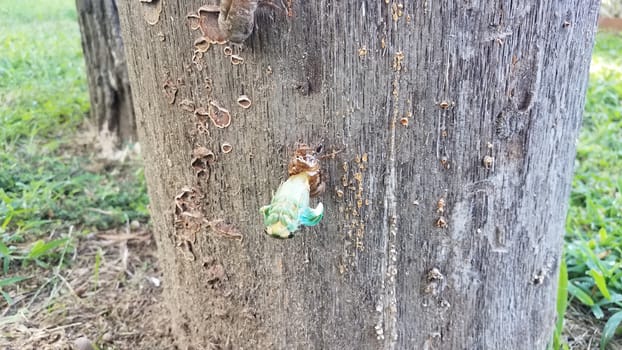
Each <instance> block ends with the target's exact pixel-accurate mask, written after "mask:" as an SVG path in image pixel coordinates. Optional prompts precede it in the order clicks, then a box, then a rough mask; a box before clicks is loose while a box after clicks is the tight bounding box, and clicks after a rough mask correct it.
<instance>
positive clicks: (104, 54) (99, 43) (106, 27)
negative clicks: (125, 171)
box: [76, 0, 136, 152]
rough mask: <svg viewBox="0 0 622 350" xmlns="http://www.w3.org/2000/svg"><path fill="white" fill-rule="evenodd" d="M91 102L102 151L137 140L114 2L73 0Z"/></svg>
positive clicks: (114, 0)
mask: <svg viewBox="0 0 622 350" xmlns="http://www.w3.org/2000/svg"><path fill="white" fill-rule="evenodd" d="M76 7H77V10H78V20H79V23H80V32H81V35H82V49H83V52H84V60H85V62H86V70H87V76H88V83H89V95H90V100H91V110H90V118H91V120H92V121H93V124H94V125H97V127H98V131H99V143H100V145H101V146H102V148H103V149H104V151H105V152H106V151H110V150H112V149H114V148H115V147H118V146H120V145H122V144H125V143H128V142H135V141H136V120H135V116H134V108H133V106H132V95H131V90H130V83H129V79H128V73H127V65H126V63H125V52H124V48H123V42H122V40H121V29H120V27H119V15H118V12H117V4H116V0H76Z"/></svg>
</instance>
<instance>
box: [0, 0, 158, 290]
mask: <svg viewBox="0 0 622 350" xmlns="http://www.w3.org/2000/svg"><path fill="white" fill-rule="evenodd" d="M88 108H89V98H88V88H87V83H86V77H85V69H84V61H83V57H82V47H81V45H80V32H79V28H78V24H77V17H76V11H75V3H74V1H73V0H62V1H61V0H28V1H27V2H24V1H16V0H0V125H2V127H0V259H2V273H0V282H1V281H5V285H6V281H15V280H14V279H2V278H1V276H2V274H8V273H11V272H14V271H15V270H18V269H19V268H20V267H21V266H24V264H29V263H31V262H33V263H36V264H38V265H40V266H49V265H48V264H49V263H51V262H58V261H59V260H61V259H62V258H61V255H62V254H64V252H65V251H67V250H68V249H72V247H73V240H74V238H75V236H76V235H77V234H83V233H86V232H89V231H93V230H103V229H109V228H113V227H116V226H119V225H122V224H125V223H127V222H128V221H131V220H139V221H143V222H146V221H147V220H148V211H147V203H148V199H147V195H146V191H145V184H144V176H143V175H142V169H141V168H140V167H137V166H136V164H112V165H110V164H107V165H106V167H105V168H104V169H103V170H104V171H88V170H86V169H90V168H96V166H94V164H95V163H96V161H95V160H94V158H95V157H94V155H93V154H91V153H89V152H90V151H88V150H86V148H85V147H83V146H80V145H77V144H76V142H75V140H76V139H77V138H80V136H81V135H80V132H81V131H80V129H79V127H80V125H82V123H83V122H84V120H85V116H86V115H87V112H88ZM100 168H101V167H100ZM5 287H6V286H5ZM3 294H4V293H3Z"/></svg>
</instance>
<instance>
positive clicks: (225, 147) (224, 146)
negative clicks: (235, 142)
mask: <svg viewBox="0 0 622 350" xmlns="http://www.w3.org/2000/svg"><path fill="white" fill-rule="evenodd" d="M220 150H221V151H222V153H224V154H227V153H230V152H231V151H233V146H231V144H230V143H229V142H223V143H222V145H220Z"/></svg>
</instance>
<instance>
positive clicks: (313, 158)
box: [260, 144, 325, 238]
mask: <svg viewBox="0 0 622 350" xmlns="http://www.w3.org/2000/svg"><path fill="white" fill-rule="evenodd" d="M317 153H319V152H318V150H317V149H312V148H310V147H309V146H307V145H305V144H297V145H296V151H295V152H294V155H293V157H292V159H291V160H290V162H289V165H288V173H289V178H288V179H287V181H285V182H284V183H282V184H281V186H279V188H278V189H277V191H276V193H275V194H274V196H273V197H272V201H271V202H270V204H269V205H266V206H264V207H262V208H261V209H260V212H261V213H262V214H263V219H264V225H265V226H266V233H267V234H268V235H270V236H272V237H275V238H291V237H293V236H294V232H295V231H296V230H298V228H299V227H300V225H304V226H315V225H317V224H318V223H319V222H320V220H322V217H323V216H324V206H323V205H322V203H319V204H318V205H317V207H315V208H311V207H310V206H309V202H310V200H309V199H310V197H313V196H316V195H318V194H320V193H322V192H323V191H324V187H325V186H324V183H323V182H322V179H321V174H320V159H319V157H318V156H317Z"/></svg>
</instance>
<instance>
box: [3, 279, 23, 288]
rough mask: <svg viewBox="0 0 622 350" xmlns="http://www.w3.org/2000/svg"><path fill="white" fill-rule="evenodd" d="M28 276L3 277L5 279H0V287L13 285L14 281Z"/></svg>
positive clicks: (19, 280)
mask: <svg viewBox="0 0 622 350" xmlns="http://www.w3.org/2000/svg"><path fill="white" fill-rule="evenodd" d="M29 278H30V277H21V276H15V277H9V278H5V279H1V280H0V288H2V287H6V286H10V285H13V284H15V283H18V282H21V281H23V280H27V279H29Z"/></svg>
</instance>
